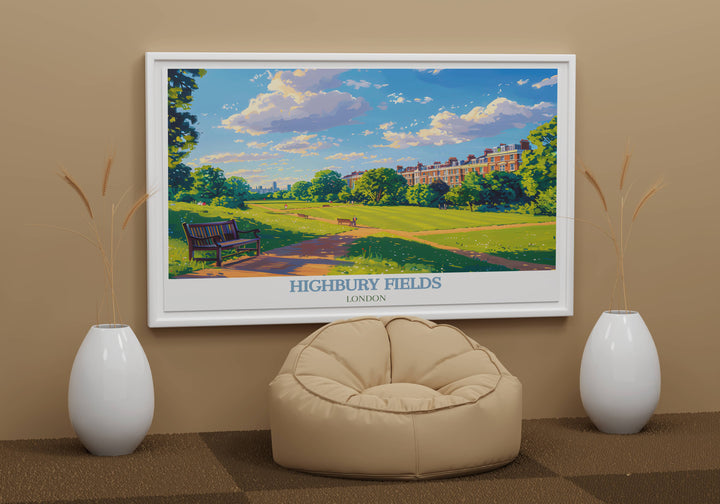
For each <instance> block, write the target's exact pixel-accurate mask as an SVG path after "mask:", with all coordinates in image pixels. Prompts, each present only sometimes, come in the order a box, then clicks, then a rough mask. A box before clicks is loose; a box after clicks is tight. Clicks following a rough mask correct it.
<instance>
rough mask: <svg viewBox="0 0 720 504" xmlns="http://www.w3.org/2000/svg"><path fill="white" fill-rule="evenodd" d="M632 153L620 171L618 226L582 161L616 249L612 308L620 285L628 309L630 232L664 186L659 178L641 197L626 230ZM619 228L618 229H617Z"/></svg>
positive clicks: (605, 232) (584, 172) (595, 179)
mask: <svg viewBox="0 0 720 504" xmlns="http://www.w3.org/2000/svg"><path fill="white" fill-rule="evenodd" d="M631 157H632V155H631V154H630V152H629V149H627V148H626V150H625V158H624V160H623V165H622V170H621V171H620V183H619V185H618V187H619V190H618V200H619V211H618V215H617V220H618V224H617V226H616V225H615V224H614V222H613V219H612V218H611V216H610V211H609V207H608V202H607V198H606V197H605V193H604V192H603V190H602V187H601V186H600V183H599V182H598V180H597V178H596V177H595V175H594V174H593V173H592V171H590V169H589V168H588V167H586V166H585V165H584V164H583V163H580V164H581V166H582V169H583V174H584V175H585V178H587V180H588V182H590V185H591V186H592V187H593V188H594V189H595V192H596V193H597V194H598V196H599V197H600V202H601V203H602V206H603V211H604V213H605V217H606V219H607V230H603V233H604V234H605V235H606V236H608V237H609V238H610V240H611V241H612V243H613V248H614V249H615V256H616V261H617V270H616V271H617V273H616V275H615V283H614V285H613V289H612V292H611V294H610V309H613V308H614V304H615V301H614V300H615V291H616V290H617V288H618V285H619V286H620V287H621V289H622V298H623V307H624V309H625V310H628V296H627V285H626V282H625V251H626V250H627V246H628V243H629V242H630V234H631V232H632V226H633V224H634V223H635V220H636V219H637V216H638V213H639V212H640V209H642V208H643V207H644V206H645V204H646V203H647V202H648V201H649V200H650V199H651V198H652V197H653V196H655V195H656V194H657V193H658V191H660V189H662V188H663V187H664V184H663V181H662V179H660V180H658V181H657V182H656V183H655V184H653V186H652V187H650V189H648V191H647V192H646V193H645V194H644V195H643V197H642V198H640V201H639V202H638V204H637V205H636V207H635V211H634V212H633V215H632V219H631V220H630V224H629V229H628V230H627V233H626V232H625V227H626V219H625V209H626V204H627V200H628V197H629V193H630V189H629V188H628V189H625V180H626V178H627V175H628V171H629V167H630V158H631ZM616 228H617V229H616Z"/></svg>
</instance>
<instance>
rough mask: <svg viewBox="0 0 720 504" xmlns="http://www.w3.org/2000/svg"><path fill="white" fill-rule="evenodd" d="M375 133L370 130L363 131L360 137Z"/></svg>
mask: <svg viewBox="0 0 720 504" xmlns="http://www.w3.org/2000/svg"><path fill="white" fill-rule="evenodd" d="M374 134H375V132H374V131H371V130H365V131H363V132H362V133H361V135H362V136H368V135H374Z"/></svg>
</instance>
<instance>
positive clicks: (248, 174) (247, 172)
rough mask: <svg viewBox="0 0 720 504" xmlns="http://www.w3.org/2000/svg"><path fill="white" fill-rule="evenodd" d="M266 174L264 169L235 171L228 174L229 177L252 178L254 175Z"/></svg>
mask: <svg viewBox="0 0 720 504" xmlns="http://www.w3.org/2000/svg"><path fill="white" fill-rule="evenodd" d="M262 173H265V170H263V169H262V168H260V169H257V170H235V171H233V172H230V173H228V176H229V177H252V176H253V175H259V174H262Z"/></svg>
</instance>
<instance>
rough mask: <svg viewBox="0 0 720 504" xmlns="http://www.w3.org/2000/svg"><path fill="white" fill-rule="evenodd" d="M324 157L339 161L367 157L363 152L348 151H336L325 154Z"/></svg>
mask: <svg viewBox="0 0 720 504" xmlns="http://www.w3.org/2000/svg"><path fill="white" fill-rule="evenodd" d="M325 159H332V160H339V161H354V160H355V159H367V156H366V155H365V153H364V152H349V153H347V154H345V153H342V152H338V153H337V154H333V155H332V156H327V157H326V158H325Z"/></svg>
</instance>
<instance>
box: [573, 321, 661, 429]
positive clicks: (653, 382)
mask: <svg viewBox="0 0 720 504" xmlns="http://www.w3.org/2000/svg"><path fill="white" fill-rule="evenodd" d="M580 396H581V398H582V403H583V407H584V408H585V412H586V413H587V414H588V416H589V417H590V420H592V422H593V423H594V424H595V426H596V427H597V428H598V429H599V430H601V431H603V432H607V433H611V434H634V433H636V432H639V431H640V430H641V429H642V428H643V427H644V426H645V424H646V423H647V422H648V420H650V417H651V416H652V414H653V412H654V411H655V407H656V406H657V403H658V400H659V399H660V361H659V360H658V354H657V349H656V348H655V342H654V341H653V338H652V335H651V334H650V331H649V330H648V328H647V326H646V325H645V322H644V321H643V319H642V317H641V316H640V314H639V313H637V312H634V311H621V310H612V311H606V312H604V313H603V314H602V315H601V316H600V319H598V321H597V323H596V324H595V327H594V328H593V330H592V332H591V333H590V336H589V337H588V340H587V343H586V344H585V350H584V352H583V356H582V363H581V365H580Z"/></svg>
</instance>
